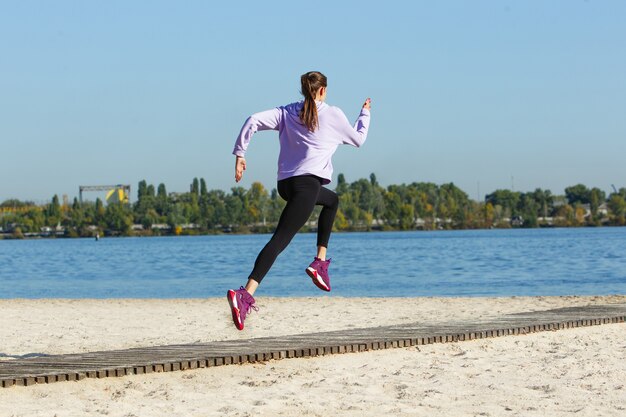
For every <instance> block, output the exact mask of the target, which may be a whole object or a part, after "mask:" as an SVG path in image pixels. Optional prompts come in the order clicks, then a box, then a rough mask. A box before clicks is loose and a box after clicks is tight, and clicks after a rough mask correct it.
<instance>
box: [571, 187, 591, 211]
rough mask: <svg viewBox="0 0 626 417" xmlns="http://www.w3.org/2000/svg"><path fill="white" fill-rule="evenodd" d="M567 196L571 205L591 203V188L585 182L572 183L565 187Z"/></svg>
mask: <svg viewBox="0 0 626 417" xmlns="http://www.w3.org/2000/svg"><path fill="white" fill-rule="evenodd" d="M565 197H567V202H568V203H569V204H570V205H571V206H573V205H574V204H576V203H580V204H589V197H590V190H589V189H588V188H587V187H586V186H585V185H583V184H576V185H572V186H571V187H567V188H565Z"/></svg>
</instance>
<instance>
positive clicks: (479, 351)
mask: <svg viewBox="0 0 626 417" xmlns="http://www.w3.org/2000/svg"><path fill="white" fill-rule="evenodd" d="M624 302H626V297H625V296H603V297H576V296H567V297H510V298H391V299H390V298H385V299H382V298H340V297H320V298H263V297H258V306H259V307H260V311H259V312H253V313H252V315H251V316H250V318H249V320H248V321H247V322H246V329H245V330H244V331H243V332H239V331H237V330H236V329H235V328H234V326H233V325H232V321H231V318H230V313H229V311H228V308H227V305H226V302H225V300H223V299H204V300H200V299H180V300H126V299H119V300H118V299H116V300H0V324H1V325H0V360H12V359H14V358H18V357H21V356H22V355H30V354H59V353H75V352H88V351H95V350H108V349H121V348H130V347H140V346H154V345H164V344H174V343H193V342H208V341H215V340H231V339H248V338H254V337H264V336H279V335H290V334H298V333H309V332H316V331H329V330H342V329H350V328H354V327H369V326H383V325H391V324H400V323H413V322H431V323H432V322H445V321H448V320H463V319H477V318H478V319H488V318H491V317H497V316H500V315H504V314H509V313H515V312H523V311H536V310H546V309H551V308H558V307H567V306H584V305H590V304H607V303H624ZM625 381H626V324H610V325H602V326H593V327H586V328H577V329H570V330H562V331H558V332H543V333H537V334H531V335H524V336H508V337H502V338H495V339H484V340H475V341H468V342H459V343H449V344H435V345H428V346H420V347H419V348H418V347H411V348H399V349H390V350H383V351H372V352H364V353H350V354H343V355H333V356H325V357H316V358H301V359H288V360H281V361H267V362H264V363H256V364H244V365H232V366H222V367H216V368H209V369H201V370H190V371H183V372H172V373H161V374H150V375H135V376H126V377H121V378H106V379H101V380H93V379H87V380H83V381H80V382H65V383H56V384H50V385H35V386H31V387H12V388H7V389H0V416H2V417H3V416H59V417H60V416H83V415H109V416H128V417H130V416H223V415H224V416H257V415H260V416H294V415H310V416H328V415H331V414H332V415H341V416H362V415H372V416H374V415H381V414H382V415H394V416H395V415H398V416H400V415H402V416H404V415H408V416H422V415H423V416H426V415H428V416H478V415H482V416H500V415H502V416H569V415H576V416H623V415H626V382H625Z"/></svg>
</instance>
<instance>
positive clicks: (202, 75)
mask: <svg viewBox="0 0 626 417" xmlns="http://www.w3.org/2000/svg"><path fill="white" fill-rule="evenodd" d="M624 22H626V2H625V1H621V0H614V1H610V0H603V1H579V0H562V1H543V0H535V1H533V0H527V1H512V0H510V1H506V0H497V1H496V0H493V1H487V0H476V1H443V0H442V1H365V0H361V1H336V0H335V1H309V2H307V1H289V2H286V1H272V2H259V1H250V2H248V1H239V2H210V1H154V0H151V1H147V0H146V1H139V0H137V1H126V0H124V1H106V2H105V1H97V2H96V1H83V0H77V1H63V0H57V1H29V0H23V1H4V0H0V75H1V76H0V201H3V200H5V199H7V198H19V199H28V200H35V201H38V202H42V201H45V200H49V199H50V198H51V197H52V195H53V194H58V195H59V196H61V195H63V194H67V195H69V196H70V198H72V197H73V196H76V195H77V194H78V186H79V185H104V184H117V183H125V184H131V186H132V187H133V195H132V198H133V199H134V198H136V188H137V182H138V181H140V180H142V179H145V180H146V181H148V183H152V184H155V185H157V184H158V183H160V182H163V183H165V184H166V186H167V187H168V191H185V190H187V189H188V187H189V184H190V183H191V181H192V179H193V178H194V177H203V178H205V179H206V181H207V185H208V187H209V188H210V189H212V188H219V189H223V190H229V189H230V187H232V186H234V185H235V182H234V157H233V156H232V155H231V152H232V148H233V144H234V140H235V138H236V136H237V134H238V133H239V130H240V128H241V125H242V124H243V122H244V120H245V119H246V117H247V116H248V115H250V114H251V113H254V112H256V111H260V110H265V109H268V108H272V107H274V106H278V105H282V104H287V103H290V102H292V101H297V100H299V99H300V95H299V87H300V86H299V77H300V75H301V74H302V73H304V72H306V71H309V70H319V71H322V72H323V73H325V74H326V75H327V76H328V80H329V87H328V99H327V101H328V103H329V104H332V105H337V106H339V107H341V108H342V109H343V110H344V112H345V113H346V114H347V115H348V118H350V119H353V120H354V119H356V117H357V115H358V111H359V108H360V105H361V103H362V102H363V101H364V99H365V98H366V97H371V98H372V122H371V127H370V134H369V137H368V141H367V142H366V143H365V145H364V146H363V147H362V148H361V149H355V148H351V147H348V146H344V147H340V148H339V149H338V151H337V153H336V154H335V157H334V159H333V163H334V165H335V178H336V176H337V174H339V173H344V174H345V176H346V179H347V180H348V181H354V180H356V179H358V178H363V177H365V178H367V177H369V174H370V173H371V172H374V173H376V175H377V177H378V180H379V182H380V183H381V184H382V185H385V186H386V185H389V184H399V183H403V182H404V183H410V182H413V181H432V182H435V183H438V184H440V183H444V182H454V183H455V184H456V185H458V186H459V187H461V188H462V189H463V190H465V191H466V192H467V193H468V194H469V195H470V197H472V198H477V196H478V194H479V193H480V194H481V196H482V195H484V194H486V193H488V192H491V191H493V190H495V189H497V188H511V186H513V187H514V189H515V190H516V191H531V190H533V189H535V188H537V187H541V188H548V189H550V190H552V192H553V193H556V194H562V193H563V189H564V188H565V187H566V186H568V185H574V184H576V183H584V184H586V185H587V186H590V187H591V186H597V187H600V188H601V189H603V190H605V191H607V192H608V191H610V189H611V188H610V187H611V184H615V185H616V186H617V187H618V188H619V187H620V186H622V187H623V186H626V163H625V162H624V155H625V154H626V24H625V23H624ZM277 151H278V141H277V134H276V133H275V132H261V133H258V134H257V135H256V136H255V137H254V139H253V141H252V143H251V145H250V148H249V150H248V154H247V161H248V170H247V171H246V174H245V177H244V180H243V181H242V183H240V184H241V185H243V186H244V187H246V188H247V187H249V185H250V184H251V183H252V182H253V181H261V182H262V183H263V184H264V185H265V186H266V187H268V188H273V187H275V178H276V158H277ZM330 187H331V188H334V184H331V185H330Z"/></svg>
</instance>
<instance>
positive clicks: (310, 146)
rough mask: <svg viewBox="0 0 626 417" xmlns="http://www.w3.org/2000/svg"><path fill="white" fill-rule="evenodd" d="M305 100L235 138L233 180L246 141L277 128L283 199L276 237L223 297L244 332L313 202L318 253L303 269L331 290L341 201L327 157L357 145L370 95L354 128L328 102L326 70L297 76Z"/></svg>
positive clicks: (256, 118)
mask: <svg viewBox="0 0 626 417" xmlns="http://www.w3.org/2000/svg"><path fill="white" fill-rule="evenodd" d="M300 81H301V83H302V90H301V93H302V95H303V96H304V100H303V101H300V102H297V103H291V104H288V105H286V106H281V107H277V108H274V109H272V110H267V111H263V112H260V113H255V114H253V115H252V116H250V117H249V118H248V119H247V120H246V122H245V123H244V125H243V127H242V128H241V133H239V136H238V137H237V141H236V142H235V149H234V150H233V154H234V155H235V157H236V160H235V181H236V182H239V181H241V178H242V176H243V172H244V171H245V170H246V160H245V158H244V156H245V152H246V150H247V149H248V144H249V143H250V139H252V136H253V135H254V133H255V132H257V131H259V130H278V139H279V142H280V153H279V156H278V186H277V189H278V194H280V196H281V197H282V198H283V199H284V200H285V201H287V205H286V206H285V208H284V210H283V212H282V213H281V215H280V219H279V221H278V226H277V227H276V231H275V232H274V235H273V236H272V238H271V239H270V241H269V242H268V243H267V244H266V245H265V247H264V248H263V249H262V250H261V252H260V253H259V255H258V257H257V259H256V262H255V263H254V269H253V270H252V272H251V273H250V275H249V277H248V282H247V284H246V286H245V288H244V287H243V286H242V287H240V289H238V290H228V292H227V295H226V296H227V299H228V302H229V304H230V307H231V311H232V314H233V321H234V322H235V326H236V327H237V329H239V330H243V323H244V320H245V319H246V315H247V314H248V313H249V312H250V310H251V309H254V310H258V308H257V307H256V306H255V300H254V298H253V295H254V292H255V291H256V289H257V287H258V286H259V284H260V283H261V281H262V280H263V278H264V277H265V275H266V274H267V272H268V271H269V270H270V268H271V267H272V264H273V263H274V261H275V260H276V257H277V256H278V255H279V254H280V253H281V252H282V251H283V250H284V249H285V248H286V247H287V245H289V242H291V239H293V237H294V236H295V234H296V233H297V232H298V230H300V228H301V227H302V226H304V224H305V223H306V221H307V220H308V219H309V217H310V216H311V213H312V212H313V209H314V208H315V206H316V205H321V206H322V211H321V213H320V217H319V220H318V227H317V256H315V258H314V260H313V262H312V263H311V264H310V265H309V266H308V268H306V273H307V274H308V275H309V276H310V277H311V279H312V280H313V283H314V284H315V285H317V286H318V287H319V288H320V289H321V290H323V291H330V277H329V276H328V266H329V264H330V259H328V260H326V248H327V247H328V240H329V238H330V232H331V230H332V228H333V222H334V221H335V214H336V213H337V207H338V205H339V199H338V198H337V194H335V193H334V192H333V191H331V190H329V189H328V188H325V187H323V185H326V184H329V183H330V181H331V177H332V174H333V165H332V162H331V158H332V156H333V154H334V153H335V151H336V150H337V147H338V146H339V145H342V144H343V145H352V146H356V147H360V146H361V145H362V144H363V142H365V139H366V137H367V129H368V127H369V124H370V101H371V100H370V99H369V98H368V99H367V100H365V103H364V104H363V107H362V108H361V113H360V115H359V117H358V119H357V120H356V123H355V124H354V126H353V125H352V124H350V122H349V121H348V118H347V117H346V115H345V114H344V113H343V112H342V111H341V109H339V108H338V107H333V106H329V105H328V104H326V103H325V101H326V87H327V81H326V77H325V76H324V74H322V73H321V72H317V71H311V72H307V73H306V74H304V75H302V76H301V77H300Z"/></svg>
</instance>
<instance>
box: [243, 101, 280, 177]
mask: <svg viewBox="0 0 626 417" xmlns="http://www.w3.org/2000/svg"><path fill="white" fill-rule="evenodd" d="M281 117H282V110H281V108H279V107H277V108H275V109H271V110H266V111H262V112H259V113H254V114H253V115H252V116H250V117H248V119H247V120H246V122H245V123H244V124H243V127H242V128H241V132H239V136H237V140H236V141H235V148H234V149H233V155H235V156H236V159H235V181H236V182H239V181H241V178H242V177H243V171H245V170H246V160H245V158H244V156H245V154H246V150H247V149H248V145H249V144H250V139H252V135H254V134H255V133H256V132H258V131H259V130H278V126H279V124H280V121H281Z"/></svg>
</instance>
